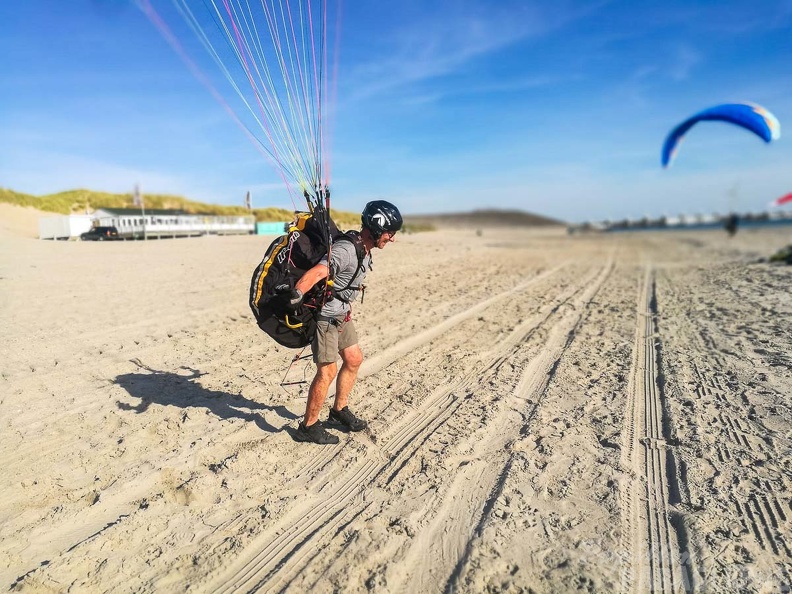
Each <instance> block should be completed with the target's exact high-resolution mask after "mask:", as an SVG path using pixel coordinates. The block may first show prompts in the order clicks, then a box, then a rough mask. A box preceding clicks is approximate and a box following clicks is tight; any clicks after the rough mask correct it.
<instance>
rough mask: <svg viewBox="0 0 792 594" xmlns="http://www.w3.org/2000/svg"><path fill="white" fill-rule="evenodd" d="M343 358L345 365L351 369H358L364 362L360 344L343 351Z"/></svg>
mask: <svg viewBox="0 0 792 594" xmlns="http://www.w3.org/2000/svg"><path fill="white" fill-rule="evenodd" d="M341 360H342V361H343V362H344V366H345V367H348V368H350V369H357V368H358V367H360V366H361V365H362V364H363V351H361V350H360V347H359V346H358V345H355V346H351V347H349V348H347V349H344V350H343V352H342V353H341Z"/></svg>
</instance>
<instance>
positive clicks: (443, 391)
mask: <svg viewBox="0 0 792 594" xmlns="http://www.w3.org/2000/svg"><path fill="white" fill-rule="evenodd" d="M565 265H566V264H565V263H564V264H561V265H559V266H556V267H555V268H553V269H550V270H548V271H546V272H544V273H542V274H540V275H539V276H537V277H534V278H532V279H529V280H528V281H526V282H524V283H521V284H519V285H517V286H515V287H514V288H512V289H510V290H508V291H505V292H503V293H500V294H498V295H496V296H494V297H491V298H489V299H486V300H484V301H482V302H479V303H478V304H476V305H474V306H473V307H471V308H469V309H467V310H465V311H463V312H461V313H460V314H457V315H456V316H453V317H452V318H449V319H448V320H445V321H444V322H441V323H440V324H437V325H436V326H433V327H432V328H429V329H427V330H425V331H424V332H422V333H420V334H418V335H416V336H415V337H413V338H411V339H408V340H407V341H402V342H401V343H399V344H397V345H394V347H392V348H391V349H388V350H387V351H385V352H383V353H382V354H380V356H379V357H377V358H375V361H374V363H373V364H372V365H370V366H369V368H368V373H369V374H372V373H375V372H376V371H378V370H379V369H382V368H384V367H385V366H387V365H389V364H390V363H392V362H394V361H396V360H398V359H400V358H402V357H403V356H404V355H406V354H407V353H409V352H411V351H413V350H414V349H415V348H417V347H418V346H421V345H423V344H426V343H428V342H430V341H431V340H433V339H434V338H436V337H438V336H440V335H441V334H443V333H444V332H446V331H448V330H450V329H451V328H453V327H454V326H456V325H458V324H460V323H462V322H463V321H465V320H467V319H469V318H472V317H473V316H475V315H477V314H479V313H480V312H482V311H484V310H485V309H486V308H488V307H491V306H492V305H493V304H495V303H497V302H499V301H501V300H504V299H507V298H510V297H513V296H514V295H515V294H517V293H519V292H521V291H524V290H525V289H527V288H529V287H530V286H532V285H533V284H535V283H537V282H540V281H542V280H545V279H547V278H549V277H550V276H552V275H553V274H555V273H556V272H558V271H559V270H561V269H562V268H563V267H564V266H565ZM584 286H585V285H584ZM579 290H580V288H576V289H573V290H571V291H567V292H566V293H565V294H564V295H563V296H561V297H559V298H556V299H554V300H550V302H549V304H548V305H547V306H546V307H545V308H543V309H546V310H548V311H547V312H546V313H544V314H540V315H538V316H534V317H532V318H531V319H530V320H526V321H525V322H523V323H522V324H520V325H519V326H518V328H516V329H515V331H514V332H512V334H511V335H510V336H509V337H508V338H507V339H506V340H505V341H503V346H502V347H501V348H498V349H495V350H494V351H493V352H492V353H490V355H489V357H488V360H487V361H486V362H484V363H483V367H484V371H487V370H490V371H494V370H496V369H497V367H498V365H499V364H500V363H501V362H502V361H503V360H505V359H506V358H508V354H509V353H510V352H512V351H513V350H514V349H518V348H519V345H520V344H521V343H522V341H523V340H524V339H525V337H526V335H527V334H529V333H531V332H532V331H533V330H535V329H536V328H537V327H538V326H540V325H541V324H542V323H544V322H546V321H547V320H548V319H549V318H550V317H551V316H552V313H553V312H555V311H557V310H558V309H559V308H560V307H561V306H562V305H563V304H564V303H565V302H566V301H568V300H569V299H571V298H572V296H573V295H574V294H575V293H576V292H578V291H579ZM405 343H406V344H405ZM372 368H373V369H374V370H375V371H372ZM486 377H488V376H487V374H486V373H485V374H484V378H483V379H482V368H481V366H480V365H477V366H475V369H473V370H472V371H469V372H468V373H466V374H464V375H463V376H461V377H459V378H458V379H457V380H456V381H454V382H452V384H453V385H452V386H444V387H442V388H440V389H438V390H437V391H436V392H435V394H433V395H432V397H430V398H428V399H427V402H425V403H424V404H423V405H422V406H420V407H419V408H418V409H416V411H414V412H413V413H412V414H410V415H407V417H405V419H404V420H403V421H402V422H401V423H399V425H398V426H396V427H394V430H393V431H392V432H390V433H389V434H388V435H386V436H385V438H384V441H383V444H382V445H381V446H380V448H378V449H377V451H378V453H381V452H384V453H386V454H387V456H382V455H378V456H374V459H372V457H366V458H363V459H361V460H360V461H358V463H356V464H353V465H352V466H349V467H347V468H346V469H344V472H342V473H341V474H338V475H336V478H334V479H331V480H329V481H328V482H327V483H325V484H324V485H322V486H321V487H320V488H319V490H318V492H317V493H316V494H315V495H313V496H310V495H308V496H307V497H305V498H304V499H302V500H301V501H300V504H299V506H298V507H296V508H295V509H293V510H290V511H289V512H287V514H286V515H285V516H284V517H283V518H282V519H281V520H280V521H279V522H277V524H276V525H275V526H273V527H272V529H269V530H267V531H266V532H265V534H262V535H261V536H259V537H258V538H257V539H256V540H255V541H254V542H253V543H251V545H250V546H248V547H247V549H246V550H244V551H243V552H242V553H241V554H240V556H239V557H238V558H237V559H236V560H235V561H234V562H232V563H231V566H230V567H229V568H228V569H227V570H226V571H223V572H222V573H221V574H220V575H218V576H217V577H216V578H215V580H213V581H211V583H210V585H209V588H208V590H209V591H211V592H240V591H242V592H254V591H259V590H263V591H278V590H280V589H281V588H283V587H284V581H288V580H290V579H291V578H292V577H293V576H294V575H295V574H296V573H298V572H299V570H300V569H301V568H302V566H303V565H304V563H305V559H306V558H307V557H310V556H311V549H313V548H316V547H319V546H321V544H323V543H324V542H325V541H326V540H327V539H330V538H332V537H333V536H335V535H336V534H338V532H339V531H340V530H341V529H342V528H343V526H344V525H346V524H347V523H348V522H349V521H350V520H351V519H352V518H354V517H355V516H357V515H358V514H359V513H361V511H362V509H359V508H362V507H363V506H365V502H364V501H362V500H360V499H358V500H356V501H353V500H355V498H356V495H357V494H358V493H359V492H360V490H361V489H362V488H363V487H365V486H366V485H369V484H371V483H373V482H374V480H375V479H376V478H377V477H378V476H380V475H383V474H384V473H385V472H387V471H390V470H391V468H393V467H394V466H396V467H398V468H400V467H401V466H403V464H404V461H405V460H407V459H408V458H409V455H410V454H409V452H412V451H413V449H414V448H408V447H407V446H408V445H410V444H411V443H413V442H416V443H418V445H420V442H422V440H421V437H422V436H425V435H427V434H431V432H432V431H434V430H435V429H436V428H437V427H438V426H439V425H440V424H442V422H444V420H445V419H447V418H448V417H449V416H450V415H451V414H452V413H453V411H454V410H456V408H457V407H458V406H459V404H460V403H461V402H462V399H455V400H456V406H452V407H448V406H446V405H445V404H444V403H446V402H447V401H448V400H454V399H453V396H452V394H451V393H452V392H453V391H454V390H455V389H459V387H460V386H463V385H467V384H471V385H472V384H474V383H477V382H484V381H486ZM424 439H425V438H424ZM371 445H373V444H371ZM416 447H418V446H416ZM341 449H343V445H342V446H337V447H333V448H327V447H325V448H323V450H322V452H320V454H319V456H317V459H314V460H312V461H311V462H309V463H308V464H307V465H306V466H304V467H303V468H302V469H301V470H300V471H299V472H298V473H297V474H298V477H297V479H298V480H300V479H302V480H308V477H306V476H305V475H313V474H316V473H319V472H321V467H322V466H324V465H326V464H327V463H328V462H330V461H331V459H332V458H334V457H336V456H337V455H338V453H339V452H340V451H341ZM408 450H409V452H408ZM397 473H398V469H397V470H396V471H395V472H393V473H392V474H391V477H390V478H391V479H392V478H393V476H395V474H397ZM385 484H387V480H386V482H385Z"/></svg>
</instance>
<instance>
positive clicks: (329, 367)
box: [316, 363, 338, 385]
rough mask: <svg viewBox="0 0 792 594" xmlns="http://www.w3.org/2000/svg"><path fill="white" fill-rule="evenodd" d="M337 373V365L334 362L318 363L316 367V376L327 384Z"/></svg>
mask: <svg viewBox="0 0 792 594" xmlns="http://www.w3.org/2000/svg"><path fill="white" fill-rule="evenodd" d="M336 373H338V366H337V365H336V364H335V363H320V364H319V365H318V366H317V368H316V377H317V378H318V379H319V380H320V381H322V382H325V383H327V384H328V385H329V384H330V382H332V381H333V379H334V378H335V376H336Z"/></svg>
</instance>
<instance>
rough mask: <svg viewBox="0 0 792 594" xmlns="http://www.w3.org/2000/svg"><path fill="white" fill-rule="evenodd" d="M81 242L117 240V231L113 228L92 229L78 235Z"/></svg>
mask: <svg viewBox="0 0 792 594" xmlns="http://www.w3.org/2000/svg"><path fill="white" fill-rule="evenodd" d="M80 239H82V240H83V241H108V240H113V239H118V229H116V228H115V227H94V228H93V229H91V230H90V231H86V232H85V233H83V234H81V235H80Z"/></svg>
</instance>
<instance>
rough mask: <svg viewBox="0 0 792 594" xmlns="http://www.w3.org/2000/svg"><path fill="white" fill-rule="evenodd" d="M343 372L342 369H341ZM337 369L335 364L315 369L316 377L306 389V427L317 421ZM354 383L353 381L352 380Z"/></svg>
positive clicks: (322, 364) (323, 365)
mask: <svg viewBox="0 0 792 594" xmlns="http://www.w3.org/2000/svg"><path fill="white" fill-rule="evenodd" d="M342 370H343V368H342ZM336 371H337V367H336V364H335V363H321V364H319V365H318V366H317V368H316V375H315V376H314V378H313V381H312V382H311V387H310V388H309V389H308V404H307V405H306V406H305V419H304V424H305V426H306V427H309V426H310V425H313V424H314V423H316V421H318V420H319V412H320V411H321V410H322V406H324V403H325V400H327V390H329V389H330V384H331V383H333V379H334V378H335V376H336ZM353 382H354V380H353Z"/></svg>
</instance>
